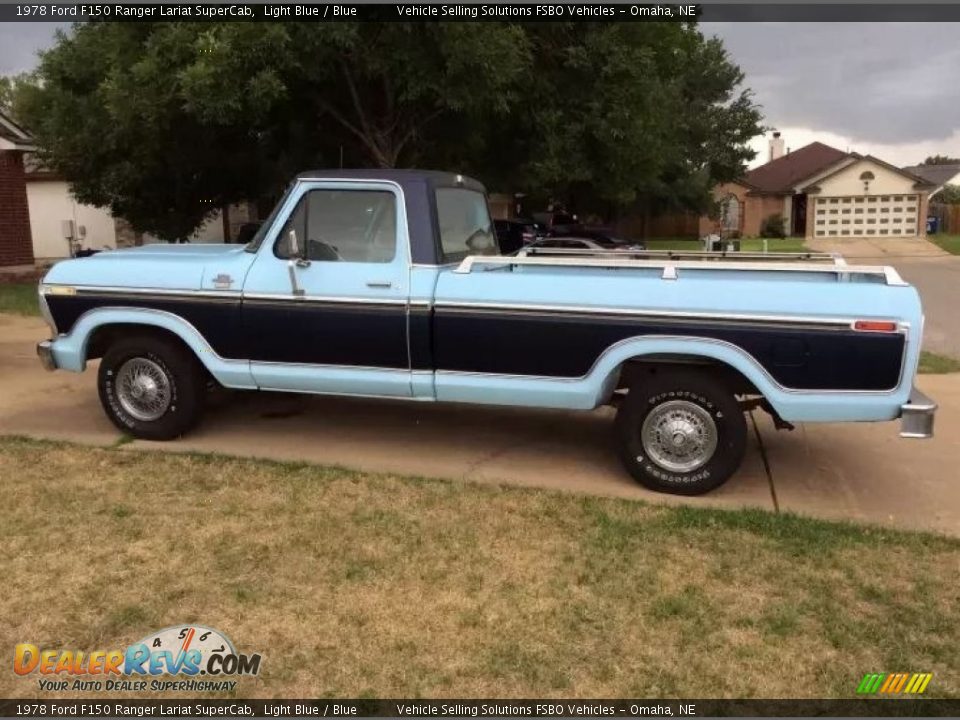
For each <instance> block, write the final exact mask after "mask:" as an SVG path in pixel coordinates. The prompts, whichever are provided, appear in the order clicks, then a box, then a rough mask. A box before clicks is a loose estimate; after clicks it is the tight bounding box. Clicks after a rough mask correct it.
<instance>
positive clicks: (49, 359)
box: [37, 340, 57, 370]
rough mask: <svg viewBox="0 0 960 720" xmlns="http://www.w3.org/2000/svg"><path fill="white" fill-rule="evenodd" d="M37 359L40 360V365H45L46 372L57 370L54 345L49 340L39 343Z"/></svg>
mask: <svg viewBox="0 0 960 720" xmlns="http://www.w3.org/2000/svg"><path fill="white" fill-rule="evenodd" d="M37 357H39V358H40V364H41V365H43V369H44V370H56V369H57V361H56V359H55V358H54V357H53V343H51V342H50V341H49V340H44V341H43V342H41V343H37Z"/></svg>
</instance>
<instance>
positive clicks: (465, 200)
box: [436, 187, 500, 263]
mask: <svg viewBox="0 0 960 720" xmlns="http://www.w3.org/2000/svg"><path fill="white" fill-rule="evenodd" d="M436 201H437V227H438V229H439V234H440V255H441V262H443V263H454V262H460V261H461V260H463V259H464V258H465V257H467V256H469V255H499V254H500V249H499V247H498V245H497V237H496V234H495V233H494V231H493V223H492V222H491V220H490V211H489V210H488V208H487V198H486V196H485V195H484V194H483V193H481V192H478V191H477V190H470V189H468V188H453V187H439V188H437V189H436Z"/></svg>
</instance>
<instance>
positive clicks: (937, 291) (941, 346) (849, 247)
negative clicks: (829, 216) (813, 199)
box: [808, 239, 960, 358]
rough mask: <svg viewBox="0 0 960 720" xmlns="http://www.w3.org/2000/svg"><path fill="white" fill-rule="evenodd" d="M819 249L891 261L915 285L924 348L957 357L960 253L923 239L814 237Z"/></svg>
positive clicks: (959, 349) (865, 260)
mask: <svg viewBox="0 0 960 720" xmlns="http://www.w3.org/2000/svg"><path fill="white" fill-rule="evenodd" d="M808 244H809V245H810V246H811V247H812V248H814V249H816V250H819V251H821V252H839V253H840V254H842V255H843V256H844V257H846V258H847V259H849V260H852V261H856V262H858V263H865V264H877V265H893V266H894V267H895V268H896V269H897V271H898V272H899V273H900V274H901V275H902V276H903V278H904V279H905V280H906V281H907V282H909V283H910V284H912V285H914V286H916V288H917V289H918V290H919V291H920V297H921V298H922V299H923V310H924V314H925V315H926V318H927V322H926V327H925V328H924V333H923V347H924V349H925V350H932V351H933V352H937V353H941V354H944V355H950V356H951V357H956V358H960V255H951V254H950V253H947V252H945V251H943V250H941V249H940V248H939V247H937V246H936V245H934V244H933V243H931V242H927V241H926V240H920V239H916V240H902V239H894V240H842V241H839V240H832V241H822V240H815V241H812V242H809V243H808Z"/></svg>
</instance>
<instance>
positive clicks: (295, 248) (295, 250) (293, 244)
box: [287, 230, 301, 258]
mask: <svg viewBox="0 0 960 720" xmlns="http://www.w3.org/2000/svg"><path fill="white" fill-rule="evenodd" d="M287 240H288V242H289V245H290V257H295V258H298V257H300V256H301V253H300V243H299V242H298V240H297V231H296V230H291V231H290V232H289V233H288V234H287Z"/></svg>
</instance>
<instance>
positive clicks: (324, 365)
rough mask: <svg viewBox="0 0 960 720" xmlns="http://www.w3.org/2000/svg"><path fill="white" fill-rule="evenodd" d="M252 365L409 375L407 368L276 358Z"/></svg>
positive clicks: (254, 361)
mask: <svg viewBox="0 0 960 720" xmlns="http://www.w3.org/2000/svg"><path fill="white" fill-rule="evenodd" d="M254 365H267V366H270V367H276V366H280V367H289V368H308V369H311V370H313V369H316V370H373V371H376V372H391V373H402V374H404V375H409V374H410V371H409V370H408V369H407V368H395V367H378V366H376V365H330V364H328V363H301V362H289V363H288V362H279V361H277V360H250V366H251V368H252V367H253V366H254Z"/></svg>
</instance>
